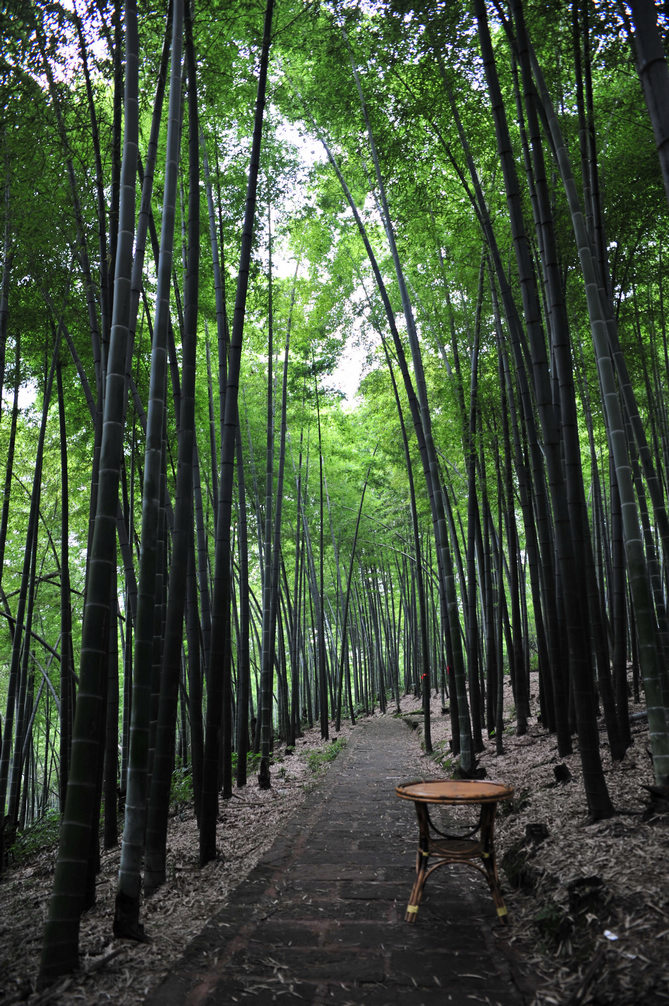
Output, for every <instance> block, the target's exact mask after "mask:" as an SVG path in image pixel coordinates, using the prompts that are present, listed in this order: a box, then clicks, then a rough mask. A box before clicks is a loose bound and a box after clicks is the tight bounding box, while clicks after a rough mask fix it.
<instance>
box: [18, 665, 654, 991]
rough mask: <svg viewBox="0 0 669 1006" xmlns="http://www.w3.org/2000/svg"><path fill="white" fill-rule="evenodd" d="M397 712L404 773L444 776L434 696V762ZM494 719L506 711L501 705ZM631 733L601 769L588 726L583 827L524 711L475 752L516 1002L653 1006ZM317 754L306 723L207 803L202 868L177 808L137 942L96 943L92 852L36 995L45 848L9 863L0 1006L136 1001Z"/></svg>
mask: <svg viewBox="0 0 669 1006" xmlns="http://www.w3.org/2000/svg"><path fill="white" fill-rule="evenodd" d="M533 684H535V682H534V681H533ZM533 691H534V692H535V693H536V685H535V687H534V689H533ZM400 708H401V712H402V714H403V715H406V716H408V718H410V720H411V721H412V722H414V723H416V724H418V726H419V729H418V730H416V731H415V732H413V733H412V734H411V735H410V736H411V738H412V745H413V746H414V747H415V764H416V776H417V777H418V776H423V777H425V778H429V777H431V778H438V777H444V776H449V775H451V773H452V763H451V758H450V752H449V734H450V717H449V716H448V715H446V714H444V713H443V712H442V702H441V698H440V697H439V696H436V697H434V698H433V700H432V706H431V735H432V743H433V749H434V754H433V758H434V759H435V760H433V759H432V758H428V757H427V756H426V755H425V754H424V752H422V751H421V747H420V739H421V736H422V733H421V730H420V723H421V717H420V706H419V700H418V699H416V698H415V697H413V696H404V697H403V698H402V699H401V702H400ZM506 708H507V709H510V708H512V699H511V698H509V701H508V702H507V706H506ZM535 711H536V710H535ZM634 711H636V712H642V709H641V707H638V708H637V707H635V709H634ZM412 714H413V715H412ZM352 729H355V728H351V727H350V725H349V724H342V728H341V731H340V734H339V736H341V737H344V738H345V737H346V736H348V735H349V734H350V732H351V730H352ZM633 736H634V744H633V746H632V747H631V748H630V749H629V750H628V752H627V754H626V756H625V759H624V760H623V761H622V762H618V763H614V762H612V761H611V759H610V757H609V752H608V745H607V742H606V736H605V733H604V732H603V731H602V734H601V743H602V759H603V763H604V772H605V776H606V782H607V786H608V789H609V794H610V796H611V799H612V802H613V804H614V807H615V808H616V811H617V814H616V816H614V817H612V818H610V819H607V820H604V821H599V822H596V823H592V822H591V821H590V820H589V819H588V816H587V808H586V802H585V794H584V789H583V783H582V774H581V768H580V759H579V756H578V753H577V742H576V741H574V744H575V749H576V750H575V753H574V754H573V755H569V756H567V757H560V756H559V755H558V752H557V744H556V741H555V738H554V737H552V736H551V735H549V734H547V733H546V732H545V731H544V730H543V729H542V727H541V726H540V724H539V723H538V721H537V719H536V716H535V717H530V719H529V722H528V730H527V733H526V734H525V735H524V736H522V737H517V736H516V735H515V732H514V729H513V725H512V724H511V725H510V726H509V728H508V730H507V731H505V733H504V737H503V746H504V753H503V754H501V755H497V754H495V742H494V739H493V740H487V741H486V749H485V751H484V752H482V753H481V754H479V755H478V756H477V758H478V769H479V771H481V772H483V771H485V774H486V776H487V778H490V779H498V780H501V781H504V782H506V783H509V784H511V785H512V786H513V787H514V790H515V792H514V798H513V800H512V801H510V804H509V805H508V807H506V808H505V810H504V812H502V813H499V814H498V817H497V823H496V849H497V859H498V865H499V867H500V876H501V881H502V888H503V892H504V898H505V901H506V904H507V908H508V911H509V916H508V918H509V924H508V926H494V928H493V932H494V937H495V940H496V942H497V944H498V946H499V949H500V952H504V953H505V954H507V955H510V957H511V958H512V960H513V966H514V968H515V969H516V970H520V971H521V973H522V974H523V975H524V976H525V977H526V984H527V986H528V987H531V988H532V989H534V990H535V991H534V993H533V998H532V1006H580V1004H583V1006H586V1004H593V1006H595V1004H596V1006H634V1004H640V1003H644V1004H647V1006H651V1004H652V1006H655V1004H657V1006H661V1004H663V1003H667V1004H669V925H668V922H669V881H668V879H667V859H666V857H667V849H668V847H669V842H668V840H669V816H668V815H667V814H666V813H664V814H663V813H653V812H651V811H649V809H648V793H647V791H646V790H645V789H644V788H643V787H644V786H647V785H651V784H652V781H653V780H652V766H651V762H650V757H649V754H648V747H649V743H648V726H647V723H646V722H645V720H644V719H643V717H642V716H640V717H638V718H636V719H635V721H634V724H633ZM322 743H323V742H322V741H321V739H320V732H319V730H318V728H314V729H313V730H310V731H307V732H305V735H304V737H302V738H300V739H299V740H298V744H297V747H296V749H295V753H294V754H292V755H286V754H285V751H284V750H283V749H281V748H277V750H276V751H275V763H274V765H273V769H272V788H271V789H270V790H260V789H259V787H258V784H257V779H255V778H254V777H252V776H250V777H249V782H248V785H247V786H246V787H245V788H244V789H241V790H235V791H234V794H233V797H232V798H231V799H230V800H227V801H223V800H221V802H220V819H219V823H218V833H217V834H218V839H217V842H218V850H219V857H218V858H217V859H216V860H215V861H213V862H211V863H209V864H207V866H205V867H204V868H203V869H200V868H199V866H198V846H199V841H198V833H197V825H196V822H195V819H194V815H193V812H192V807H188V806H182V807H181V808H179V809H178V810H177V811H176V812H175V813H173V814H172V816H171V818H170V822H169V830H168V851H167V863H168V876H167V881H166V883H165V884H164V885H163V886H162V887H161V888H159V889H158V891H156V892H155V893H154V894H153V895H151V896H150V897H148V898H146V899H144V901H143V905H142V920H143V922H144V925H145V927H146V931H147V932H148V933H149V935H150V936H151V942H150V943H148V944H134V943H130V942H127V943H126V942H120V941H118V940H114V939H113V937H112V936H111V924H112V919H113V913H114V898H115V894H116V881H117V874H118V866H119V856H120V852H119V849H118V848H116V849H112V850H109V851H104V852H102V854H101V869H100V873H99V876H98V880H97V887H96V894H97V902H96V905H95V906H94V907H93V908H92V909H90V910H89V911H88V912H86V913H85V914H84V915H83V917H82V920H81V927H80V954H81V956H80V960H81V968H80V970H79V971H78V972H77V973H76V974H74V975H71V976H68V977H67V978H64V979H63V980H62V981H60V982H58V983H56V984H55V985H54V986H52V987H51V988H50V989H47V990H46V991H44V992H42V993H39V992H37V991H36V978H37V970H38V966H39V955H40V945H41V938H42V931H43V926H44V921H45V918H46V911H47V906H48V899H49V896H50V893H51V885H52V881H53V871H54V867H55V859H56V853H57V849H56V848H55V847H50V848H46V849H44V850H42V851H41V852H40V853H39V854H37V855H35V856H34V857H33V858H32V859H31V860H30V861H28V862H26V863H24V864H22V865H14V866H12V865H11V864H10V867H9V869H8V870H7V872H6V873H5V874H4V875H3V876H2V878H0V896H1V897H2V905H3V912H2V914H1V916H0V1001H2V1002H3V1003H6V1004H7V1006H9V1004H13V1003H19V1002H26V1003H29V1004H37V1003H48V1002H54V1003H59V1004H63V1006H70V1004H75V1003H77V1004H79V1003H81V1002H85V1003H86V1004H88V1006H98V1004H100V1006H102V1004H109V1003H110V1002H113V1003H115V1004H117V1006H135V1004H138V1003H141V1002H142V1001H143V1000H144V999H145V997H146V995H147V994H148V993H149V992H150V991H151V990H152V989H154V988H155V987H156V986H157V985H158V984H159V982H160V981H161V980H162V978H163V977H164V976H165V975H166V974H167V973H169V971H170V970H171V969H173V968H174V967H175V966H176V965H177V963H178V961H179V959H180V957H181V954H182V953H183V950H184V948H185V946H186V945H187V944H188V943H189V942H190V941H191V940H192V939H194V938H195V936H197V935H198V933H199V932H200V931H201V929H202V928H203V926H204V925H205V923H206V922H207V921H208V920H209V919H210V918H211V917H212V916H213V915H215V914H216V913H217V912H219V911H220V909H221V907H222V906H223V905H224V904H225V903H226V900H227V899H228V897H229V896H230V893H231V892H232V891H233V890H234V889H235V887H237V886H238V885H239V884H240V883H243V881H244V879H245V878H246V876H247V875H248V874H249V873H250V871H251V870H252V869H253V867H254V866H255V865H256V863H257V862H258V861H259V860H260V859H261V857H262V855H263V853H264V852H265V851H266V850H268V849H269V847H270V846H271V845H272V843H273V841H274V838H275V837H276V835H277V834H278V833H279V832H280V831H281V830H282V828H283V827H285V826H286V824H287V822H288V820H289V818H290V817H291V815H292V814H293V813H294V812H295V811H296V810H297V808H298V807H299V806H300V805H301V804H302V802H303V801H304V799H305V797H306V794H307V792H308V790H309V788H310V786H311V784H312V782H313V779H314V774H313V771H312V768H311V767H310V766H309V761H308V757H309V754H310V753H313V752H314V751H315V750H317V749H319V748H320V747H321V746H322ZM558 765H566V767H567V769H568V770H569V775H570V781H568V782H566V783H563V784H558V783H556V781H555V773H554V769H555V767H556V766H558ZM528 825H529V826H531V827H530V829H529V831H528ZM537 825H540V826H542V827H541V829H540V830H539V840H536V838H535V839H534V840H533V839H531V838H528V834H532V835H535V836H536V834H537V831H536V828H535V826H537ZM509 850H515V851H516V861H517V860H518V857H520V861H521V864H522V865H523V869H524V870H525V875H524V879H523V882H522V883H521V884H519V885H518V886H512V884H511V882H510V880H509V876H513V874H512V873H511V874H509V876H507V873H506V872H505V869H504V867H503V866H502V863H503V862H504V861H505V854H507V853H508V852H509ZM522 876H523V875H522V870H521V878H522ZM516 882H517V878H516V880H514V884H515V883H516ZM579 898H581V901H579ZM221 926H222V927H224V928H225V923H221ZM613 937H615V938H613Z"/></svg>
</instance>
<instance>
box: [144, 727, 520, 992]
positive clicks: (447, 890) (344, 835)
mask: <svg viewBox="0 0 669 1006" xmlns="http://www.w3.org/2000/svg"><path fill="white" fill-rule="evenodd" d="M416 762H417V757H416V740H415V735H413V736H411V732H410V730H409V728H408V727H407V725H406V724H405V723H403V722H402V721H400V720H397V719H394V718H393V717H391V716H384V717H375V718H371V719H369V720H367V721H364V722H361V723H360V724H358V725H356V727H355V729H354V731H353V734H352V736H351V737H350V739H349V741H348V743H347V745H346V747H345V749H344V750H343V752H342V753H341V754H340V755H339V757H338V758H337V759H336V761H335V762H333V764H332V765H331V766H330V767H329V768H328V770H327V773H326V774H325V776H324V778H323V780H322V782H320V783H319V784H318V785H317V786H316V787H315V789H314V790H313V791H312V792H311V793H310V794H309V796H308V797H307V800H306V803H304V804H303V805H302V807H301V808H300V809H299V810H298V811H297V812H296V814H295V815H293V817H292V818H291V819H290V821H289V823H288V825H287V827H286V828H285V830H284V832H282V833H281V834H279V835H278V836H277V839H276V842H275V843H274V845H273V847H272V848H271V849H270V851H269V852H268V853H267V854H266V855H265V856H264V858H263V859H262V860H261V861H260V863H258V865H257V866H256V868H255V869H254V870H253V871H252V872H251V873H250V874H249V876H248V878H247V879H246V880H245V881H244V882H243V883H241V884H240V885H239V887H238V888H237V889H236V890H235V891H234V893H233V894H232V895H231V898H230V900H229V902H228V903H227V904H226V905H225V907H224V908H222V909H221V911H220V912H219V913H218V914H217V915H216V916H214V917H213V918H212V919H211V920H210V921H209V922H208V923H207V925H206V926H205V928H204V929H203V931H202V932H201V933H200V935H199V936H198V937H197V938H196V939H195V940H194V941H193V942H192V943H191V944H190V945H189V946H188V947H187V948H186V950H185V952H184V956H183V958H182V960H181V961H180V963H179V965H178V966H177V968H176V969H175V971H174V972H173V973H172V974H170V975H168V977H167V978H166V979H165V980H164V981H163V982H162V983H161V984H160V985H159V986H158V987H157V988H155V989H154V991H153V992H152V993H151V994H150V995H149V996H148V997H147V999H146V1002H147V1003H149V1004H150V1006H195V1004H200V1003H207V1004H213V1003H217V1004H228V1003H236V1002H242V1003H256V1004H258V1006H265V1004H269V1003H275V1002H286V1003H288V1002H291V1001H295V1002H300V1003H310V1004H313V1006H324V1004H338V1006H346V1004H358V1003H364V1004H366V1006H367V1004H368V1006H391V1004H394V1003H399V1002H402V1003H403V1004H404V1003H410V1004H412V1006H423V1004H424V1006H433V1004H434V1006H437V1004H438V1006H444V1004H445V1003H455V1004H457V1006H460V1004H469V1003H488V1004H498V1006H511V1004H513V1006H522V1004H527V1003H529V1001H530V998H529V997H528V996H527V995H526V994H524V993H523V992H522V991H521V989H520V988H519V985H518V984H517V978H518V969H517V968H516V967H515V965H514V961H513V957H512V954H511V951H510V950H509V948H508V941H507V939H506V936H505V930H504V927H502V926H501V925H500V923H499V922H498V920H497V915H496V912H495V907H494V905H493V902H492V898H491V897H490V895H489V892H488V887H487V885H486V883H485V881H484V880H483V878H482V877H481V876H480V875H479V874H478V873H475V872H474V871H473V870H472V869H470V868H463V867H443V868H442V869H440V870H438V871H437V872H436V873H435V874H434V875H433V876H432V877H430V879H429V880H428V882H427V884H426V887H425V893H424V896H423V901H422V904H421V906H420V911H419V913H418V916H417V921H416V923H415V924H413V925H410V924H408V923H406V922H405V921H404V912H405V909H406V904H407V900H408V897H409V893H410V891H411V885H412V883H413V878H414V871H415V858H416V844H417V836H418V829H417V826H416V816H415V813H414V808H413V805H412V804H411V803H409V802H407V801H404V800H400V799H398V798H397V796H396V795H395V786H396V785H397V784H398V783H400V782H408V781H410V780H412V779H415V778H416V776H417V773H416ZM428 771H429V769H428V768H427V766H426V772H428ZM430 774H432V775H435V774H436V773H435V772H431V773H430Z"/></svg>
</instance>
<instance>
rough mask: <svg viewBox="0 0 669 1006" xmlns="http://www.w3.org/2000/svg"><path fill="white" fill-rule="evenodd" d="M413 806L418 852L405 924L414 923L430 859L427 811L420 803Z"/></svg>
mask: <svg viewBox="0 0 669 1006" xmlns="http://www.w3.org/2000/svg"><path fill="white" fill-rule="evenodd" d="M414 806H415V808H416V816H417V818H418V830H419V839H418V852H417V853H416V879H415V880H414V884H413V887H412V888H411V894H410V896H409V904H408V905H407V910H406V913H405V915H404V920H405V922H415V921H416V916H417V915H418V906H419V904H420V899H421V898H422V896H423V887H424V886H425V877H426V874H427V864H428V860H429V858H430V851H429V849H430V836H429V819H428V815H427V810H426V809H425V807H424V805H423V804H421V803H416V804H415V805H414Z"/></svg>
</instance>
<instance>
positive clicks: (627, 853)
mask: <svg viewBox="0 0 669 1006" xmlns="http://www.w3.org/2000/svg"><path fill="white" fill-rule="evenodd" d="M435 706H436V708H435ZM507 708H510V703H509V705H508V707H507ZM636 711H637V712H640V711H641V709H640V708H639V709H638V710H636ZM448 719H449V717H447V716H442V715H441V709H440V706H439V704H436V703H434V702H433V705H432V721H431V722H432V730H431V733H432V741H433V747H434V749H435V756H436V757H437V758H439V757H444V756H445V757H446V758H447V757H448V739H447V738H448V733H449V729H448V724H447V723H446V722H445V721H446V720H448ZM633 731H634V744H633V746H632V748H631V749H630V750H629V751H628V752H627V755H626V757H625V759H624V761H623V762H622V763H614V762H612V761H611V758H610V756H609V750H608V744H607V741H606V735H605V732H604V731H603V730H602V733H601V745H602V760H603V763H604V771H605V775H606V782H607V786H608V789H609V793H610V796H611V799H612V802H613V804H614V807H615V809H616V811H617V814H616V816H615V817H613V818H610V819H609V820H605V821H600V822H598V823H596V824H591V823H590V822H589V820H588V816H587V809H586V801H585V795H584V789H583V781H582V772H581V764H580V756H579V755H578V751H577V745H576V753H575V754H573V755H571V756H569V757H568V758H560V757H559V756H558V753H557V744H556V742H555V740H554V738H552V737H550V736H547V735H546V733H545V732H544V731H543V730H542V729H541V727H540V726H539V725H538V723H537V721H536V718H532V719H530V723H529V729H528V732H527V734H526V735H525V736H524V737H516V736H515V734H514V732H513V730H512V729H510V730H509V731H508V732H505V734H504V754H503V755H500V756H497V755H495V753H494V751H495V749H494V742H489V743H488V746H487V750H486V751H485V752H484V753H483V754H482V755H481V756H480V758H479V766H480V767H481V768H483V769H485V772H486V774H487V777H488V778H490V779H498V780H502V781H504V782H506V783H509V784H511V785H512V786H513V787H514V790H515V794H514V799H513V800H512V801H511V803H510V804H508V805H506V807H504V808H503V810H504V812H503V813H501V814H498V818H497V825H496V836H497V838H496V846H497V848H498V853H499V859H500V860H501V861H502V867H501V870H500V873H501V878H502V886H503V888H504V892H505V900H506V903H507V906H508V909H509V917H510V927H509V929H510V933H509V935H510V940H511V943H512V944H513V945H514V946H515V947H516V949H517V950H518V952H519V953H520V955H521V957H522V959H523V961H524V962H525V963H526V964H527V966H528V967H530V968H531V969H532V970H533V971H534V973H535V974H536V976H537V982H538V988H539V991H538V992H537V994H536V1000H535V1006H553V1004H570V1006H571V1004H574V1006H575V1004H578V1003H593V1004H594V1003H596V1004H598V1006H632V1004H637V1003H638V1004H641V1003H643V1004H648V1006H651V1004H652V1006H655V1004H657V1006H659V1004H662V1003H669V874H668V872H667V853H668V851H669V815H668V814H666V813H664V814H662V813H654V814H653V813H648V806H649V794H648V792H647V791H646V790H645V789H644V788H643V785H644V784H646V785H650V784H652V782H653V778H652V766H651V760H650V755H649V742H648V725H647V722H646V721H645V720H643V719H639V720H635V722H634V727H633ZM559 765H565V766H566V767H567V769H568V770H569V776H570V777H571V781H569V782H565V783H556V776H555V771H554V770H555V768H556V767H557V766H559ZM444 774H448V773H444ZM509 811H510V812H509ZM528 829H529V834H530V836H534V838H532V837H529V838H528ZM544 835H546V837H545V838H544V837H543V836H544ZM505 867H506V869H505ZM511 882H513V883H515V884H517V885H519V886H517V887H513V886H511Z"/></svg>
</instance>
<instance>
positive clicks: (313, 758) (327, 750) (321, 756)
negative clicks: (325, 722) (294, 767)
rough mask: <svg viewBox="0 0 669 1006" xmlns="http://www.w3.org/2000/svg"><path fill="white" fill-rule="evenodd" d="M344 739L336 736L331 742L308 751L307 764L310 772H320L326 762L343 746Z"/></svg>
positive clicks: (332, 758)
mask: <svg viewBox="0 0 669 1006" xmlns="http://www.w3.org/2000/svg"><path fill="white" fill-rule="evenodd" d="M345 745H346V741H345V740H344V739H343V737H338V738H337V739H336V740H334V741H332V743H331V744H326V745H325V746H324V747H321V748H317V749H316V750H315V751H310V752H309V754H308V755H307V764H308V766H309V768H310V769H311V771H312V772H314V773H318V772H321V771H322V770H323V769H324V768H325V766H326V765H327V763H328V762H331V761H334V760H335V758H336V757H337V755H338V754H339V753H340V751H342V749H343V748H344V747H345Z"/></svg>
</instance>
